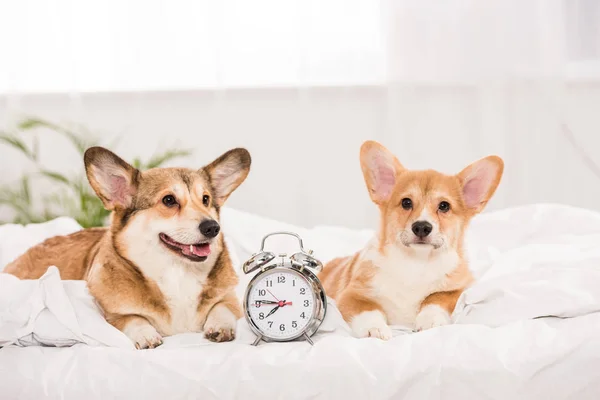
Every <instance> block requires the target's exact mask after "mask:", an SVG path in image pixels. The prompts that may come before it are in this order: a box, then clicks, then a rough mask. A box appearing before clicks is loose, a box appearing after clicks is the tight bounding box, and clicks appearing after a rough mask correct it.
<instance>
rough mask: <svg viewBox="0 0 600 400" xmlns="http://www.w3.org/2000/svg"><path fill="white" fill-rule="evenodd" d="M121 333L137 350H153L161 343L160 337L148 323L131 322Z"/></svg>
mask: <svg viewBox="0 0 600 400" xmlns="http://www.w3.org/2000/svg"><path fill="white" fill-rule="evenodd" d="M123 333H124V334H125V335H127V337H129V339H131V341H132V342H133V344H134V345H135V348H136V349H138V350H142V349H153V348H155V347H158V346H160V345H161V344H162V343H163V340H162V336H161V335H160V334H159V333H158V332H157V331H156V329H155V328H154V327H153V326H152V325H150V323H148V322H132V323H130V324H129V325H128V326H127V327H126V328H125V329H124V330H123Z"/></svg>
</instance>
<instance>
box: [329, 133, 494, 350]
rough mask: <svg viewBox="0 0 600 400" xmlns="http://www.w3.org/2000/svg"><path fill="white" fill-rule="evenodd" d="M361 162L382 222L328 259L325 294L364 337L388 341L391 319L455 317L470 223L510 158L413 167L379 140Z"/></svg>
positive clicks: (468, 278)
mask: <svg viewBox="0 0 600 400" xmlns="http://www.w3.org/2000/svg"><path fill="white" fill-rule="evenodd" d="M360 162H361V167H362V171H363V175H364V179H365V182H366V185H367V188H368V190H369V195H370V196H371V200H372V201H373V202H374V203H375V204H377V205H378V206H379V210H380V226H379V229H378V230H377V233H376V235H375V237H374V238H373V239H372V240H371V241H370V242H369V243H368V244H367V245H366V246H365V248H363V249H362V250H361V251H359V252H357V253H356V254H354V256H351V257H342V258H336V259H334V260H332V261H330V262H329V263H328V264H327V265H326V266H325V268H324V269H323V272H322V273H321V275H320V279H321V282H322V283H323V286H324V288H325V291H326V292H327V295H328V296H330V297H332V298H334V299H335V300H336V302H337V305H338V308H339V310H340V312H341V314H342V316H343V317H344V319H345V320H346V321H347V322H348V323H349V324H350V326H351V328H352V331H353V333H354V334H355V336H358V337H376V338H380V339H384V340H387V339H390V338H391V337H392V331H391V329H390V325H402V326H405V327H410V328H413V329H415V330H417V331H419V330H424V329H429V328H433V327H437V326H441V325H446V324H448V323H450V322H451V318H450V316H451V314H452V312H453V311H454V308H455V306H456V302H457V300H458V298H459V297H460V295H461V294H462V292H463V291H464V290H465V289H466V288H467V287H468V286H469V285H470V284H471V283H472V281H473V277H472V275H471V273H470V271H469V268H468V264H467V260H466V258H465V247H464V235H465V230H466V229H467V227H468V224H469V221H470V220H471V218H473V217H474V216H475V215H476V214H478V213H479V212H481V211H482V210H483V209H484V207H485V206H486V204H487V202H488V201H489V200H490V198H491V197H492V196H493V194H494V192H495V191H496V188H497V187H498V184H499V183H500V179H501V177H502V172H503V170H504V162H503V161H502V159H501V158H500V157H497V156H488V157H485V158H482V159H480V160H478V161H476V162H474V163H472V164H471V165H469V166H468V167H466V168H465V169H463V170H462V171H461V172H460V173H458V174H457V175H445V174H442V173H440V172H437V171H433V170H427V171H411V170H408V169H406V168H404V166H403V165H402V164H400V162H399V161H398V159H397V158H396V157H395V156H394V155H393V154H392V153H391V152H390V151H389V150H387V149H386V148H385V147H384V146H382V145H381V144H379V143H377V142H374V141H367V142H365V143H364V144H363V145H362V147H361V151H360Z"/></svg>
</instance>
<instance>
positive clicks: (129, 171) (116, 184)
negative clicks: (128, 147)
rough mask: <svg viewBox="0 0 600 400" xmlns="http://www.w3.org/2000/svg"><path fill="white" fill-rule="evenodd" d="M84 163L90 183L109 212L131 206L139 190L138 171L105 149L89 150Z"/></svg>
mask: <svg viewBox="0 0 600 400" xmlns="http://www.w3.org/2000/svg"><path fill="white" fill-rule="evenodd" d="M83 161H84V163H85V172H86V175H87V178H88V181H89V182H90V185H91V186H92V188H93V189H94V191H95V192H96V194H97V195H98V197H99V198H100V200H102V203H103V204H104V207H106V209H107V210H116V209H127V208H129V207H130V206H131V204H132V201H133V196H134V195H135V192H136V189H137V180H138V175H139V171H138V170H137V169H135V168H133V167H132V166H131V165H129V164H127V163H126V162H125V161H123V160H122V159H121V158H119V157H118V156H117V155H116V154H114V153H113V152H111V151H109V150H107V149H105V148H103V147H90V148H89V149H87V150H86V152H85V154H84V156H83Z"/></svg>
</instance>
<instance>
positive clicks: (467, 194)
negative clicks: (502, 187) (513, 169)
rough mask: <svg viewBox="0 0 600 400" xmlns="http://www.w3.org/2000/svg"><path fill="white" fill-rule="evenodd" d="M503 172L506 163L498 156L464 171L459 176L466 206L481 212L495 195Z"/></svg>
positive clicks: (487, 158)
mask: <svg viewBox="0 0 600 400" xmlns="http://www.w3.org/2000/svg"><path fill="white" fill-rule="evenodd" d="M503 171H504V161H502V159H501V158H500V157H498V156H488V157H485V158H482V159H480V160H478V161H475V162H474V163H473V164H471V165H469V166H468V167H466V168H465V169H463V170H462V171H461V172H460V173H459V174H458V175H457V176H458V178H459V179H460V182H461V185H462V195H463V200H464V202H465V205H466V206H467V207H468V208H470V209H471V210H473V211H475V212H476V213H478V212H481V211H482V210H483V209H484V208H485V206H486V204H487V202H488V201H489V200H490V199H491V198H492V196H493V195H494V192H495V191H496V188H497V187H498V184H499V183H500V179H501V178H502V173H503Z"/></svg>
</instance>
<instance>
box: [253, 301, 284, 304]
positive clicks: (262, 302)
mask: <svg viewBox="0 0 600 400" xmlns="http://www.w3.org/2000/svg"><path fill="white" fill-rule="evenodd" d="M255 303H258V304H279V303H278V302H276V301H273V300H256V301H255Z"/></svg>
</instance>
